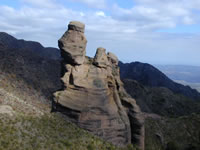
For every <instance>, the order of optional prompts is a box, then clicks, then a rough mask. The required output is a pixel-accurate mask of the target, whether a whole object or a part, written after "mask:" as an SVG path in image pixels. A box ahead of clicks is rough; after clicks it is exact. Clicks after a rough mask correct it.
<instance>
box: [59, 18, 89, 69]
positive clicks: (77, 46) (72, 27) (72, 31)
mask: <svg viewBox="0 0 200 150" xmlns="http://www.w3.org/2000/svg"><path fill="white" fill-rule="evenodd" d="M84 31H85V25H84V24H83V23H81V22H78V21H71V22H70V23H69V25H68V30H67V32H65V34H64V35H63V36H62V38H61V39H60V40H59V41H58V46H59V48H60V50H61V55H62V57H63V58H64V60H66V61H67V62H68V63H70V64H75V65H81V64H83V62H84V60H85V53H86V51H85V48H86V44H87V40H86V38H85V35H84Z"/></svg>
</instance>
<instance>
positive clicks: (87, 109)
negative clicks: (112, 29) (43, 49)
mask: <svg viewBox="0 0 200 150" xmlns="http://www.w3.org/2000/svg"><path fill="white" fill-rule="evenodd" d="M83 27H84V25H83V24H82V23H79V24H76V22H75V23H74V22H73V23H72V22H70V24H69V26H68V31H67V32H66V33H65V34H64V36H63V37H62V38H61V40H59V46H60V48H61V51H62V57H63V59H64V61H63V69H62V70H63V77H62V79H61V80H62V82H63V89H61V90H60V91H57V92H56V93H54V102H55V109H57V110H58V111H61V112H63V113H64V114H66V115H67V116H68V117H69V119H71V121H73V122H75V123H76V124H77V125H78V126H80V127H81V128H84V129H86V130H89V131H91V132H92V133H94V134H95V135H98V136H100V137H102V138H104V139H105V140H107V141H110V142H112V143H113V144H115V145H118V146H125V145H126V144H130V143H134V144H139V145H140V146H141V148H142V149H143V147H144V131H143V120H142V117H141V116H140V109H139V107H138V106H137V105H136V102H135V100H134V99H132V98H130V96H129V95H128V94H127V93H126V92H125V90H124V88H123V85H122V82H121V80H120V75H119V67H118V66H117V65H118V59H117V57H116V56H115V55H114V54H112V53H108V54H106V50H105V49H104V48H98V49H97V52H96V55H95V57H94V59H93V58H89V57H85V46H86V41H87V40H86V39H85V36H84V34H83V32H84V28H83ZM74 36H77V38H76V37H74ZM80 37H82V38H80ZM72 39H74V41H73V40H72ZM63 51H64V54H63ZM65 52H66V53H65ZM65 54H67V55H65ZM66 56H67V57H66ZM69 60H70V61H69Z"/></svg>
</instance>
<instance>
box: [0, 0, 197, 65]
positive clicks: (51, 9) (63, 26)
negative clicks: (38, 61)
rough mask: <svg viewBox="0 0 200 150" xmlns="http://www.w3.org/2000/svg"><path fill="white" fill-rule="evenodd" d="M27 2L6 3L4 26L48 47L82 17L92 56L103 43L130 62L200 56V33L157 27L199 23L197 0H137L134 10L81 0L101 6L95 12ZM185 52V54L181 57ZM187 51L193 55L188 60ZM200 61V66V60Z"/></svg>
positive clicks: (0, 26)
mask: <svg viewBox="0 0 200 150" xmlns="http://www.w3.org/2000/svg"><path fill="white" fill-rule="evenodd" d="M23 1H24V3H22V4H23V5H22V6H21V7H20V8H17V9H15V8H12V7H8V6H0V14H1V15H0V30H1V31H5V32H8V33H10V34H13V35H14V36H16V37H17V38H23V39H26V40H34V41H39V42H41V43H42V44H44V46H54V47H55V46H57V40H58V39H59V38H60V37H61V36H62V34H63V33H64V32H65V31H66V30H67V24H68V22H69V21H71V20H78V21H81V22H84V23H85V24H86V36H87V39H88V46H87V53H88V55H90V56H93V55H94V53H95V50H96V48H97V47H99V46H102V47H105V48H106V49H107V50H108V51H112V52H114V53H116V54H117V55H118V56H119V58H120V59H121V60H126V61H127V60H129V61H134V60H139V61H145V62H150V63H152V62H153V61H152V60H156V61H157V62H158V63H159V61H160V62H162V60H163V62H167V59H168V58H169V57H171V58H172V59H173V60H174V61H176V60H177V61H179V62H180V63H182V62H183V61H188V63H189V62H190V61H191V62H192V60H197V57H198V56H199V55H200V53H199V52H198V51H199V50H198V47H199V41H200V35H194V34H192V35H187V34H181V35H179V34H172V33H171V34H170V33H168V34H167V33H159V32H154V31H157V30H159V29H168V28H174V27H177V26H178V25H179V24H181V25H188V26H189V25H190V24H195V23H198V16H197V15H195V14H194V13H193V10H198V8H200V7H198V3H197V1H195V0H190V2H188V1H187V2H186V1H185V0H183V1H184V2H185V3H184V4H181V3H180V1H179V0H174V2H173V1H172V0H166V1H164V2H163V0H162V1H161V0H137V3H136V4H135V5H134V6H133V7H132V8H130V9H125V8H121V7H120V6H118V5H114V6H113V7H111V8H110V9H109V10H107V9H105V10H103V11H102V10H99V9H98V7H99V6H101V8H103V7H102V6H105V1H97V0H92V1H88V0H87V1H86V0H76V1H79V2H80V1H81V2H84V3H85V4H87V5H90V6H91V7H94V8H96V9H94V8H92V9H89V11H84V9H82V10H81V11H78V10H75V9H74V10H73V9H71V8H70V7H69V6H66V7H64V6H63V5H61V4H59V3H55V1H54V0H34V1H33V0H23ZM25 1H26V2H25ZM63 1H64V0H63ZM73 1H75V0H73ZM47 2H48V3H47ZM150 2H151V3H150ZM98 3H102V4H101V5H100V4H99V5H98ZM186 3H187V5H186ZM189 4H190V5H189ZM195 4H196V5H195ZM97 6H98V7H97ZM99 8H100V7H99ZM188 49H190V51H188ZM180 53H181V54H183V55H184V57H180V59H178V58H177V56H179V55H178V54H180ZM149 54H151V55H149ZM193 54H194V55H193ZM198 54H199V55H198ZM187 56H188V57H191V58H188V59H187V58H186V57H187ZM175 57H176V58H175ZM198 60H199V59H198ZM153 63H156V62H155V61H154V62H153ZM196 63H198V64H199V65H200V61H197V62H196Z"/></svg>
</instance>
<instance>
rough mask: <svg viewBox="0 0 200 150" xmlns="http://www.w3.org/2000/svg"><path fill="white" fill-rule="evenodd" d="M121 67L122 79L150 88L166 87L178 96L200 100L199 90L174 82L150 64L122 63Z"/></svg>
mask: <svg viewBox="0 0 200 150" xmlns="http://www.w3.org/2000/svg"><path fill="white" fill-rule="evenodd" d="M119 66H120V75H121V79H133V80H136V81H138V82H139V83H141V84H142V85H145V86H149V87H165V88H168V89H169V90H171V91H173V92H174V93H176V94H183V95H185V96H187V97H189V98H192V99H194V100H200V93H198V92H197V90H195V89H192V88H190V87H189V86H184V85H181V84H179V83H176V82H174V81H172V80H171V79H169V78H168V77H167V76H166V75H165V74H164V73H162V72H161V71H159V70H158V69H157V68H155V67H153V66H152V65H150V64H146V63H140V62H132V63H125V64H123V63H122V62H120V63H119Z"/></svg>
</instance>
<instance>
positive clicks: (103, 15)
mask: <svg viewBox="0 0 200 150" xmlns="http://www.w3.org/2000/svg"><path fill="white" fill-rule="evenodd" d="M95 14H96V15H97V16H99V17H106V15H105V13H104V12H103V11H97V12H96V13H95Z"/></svg>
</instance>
